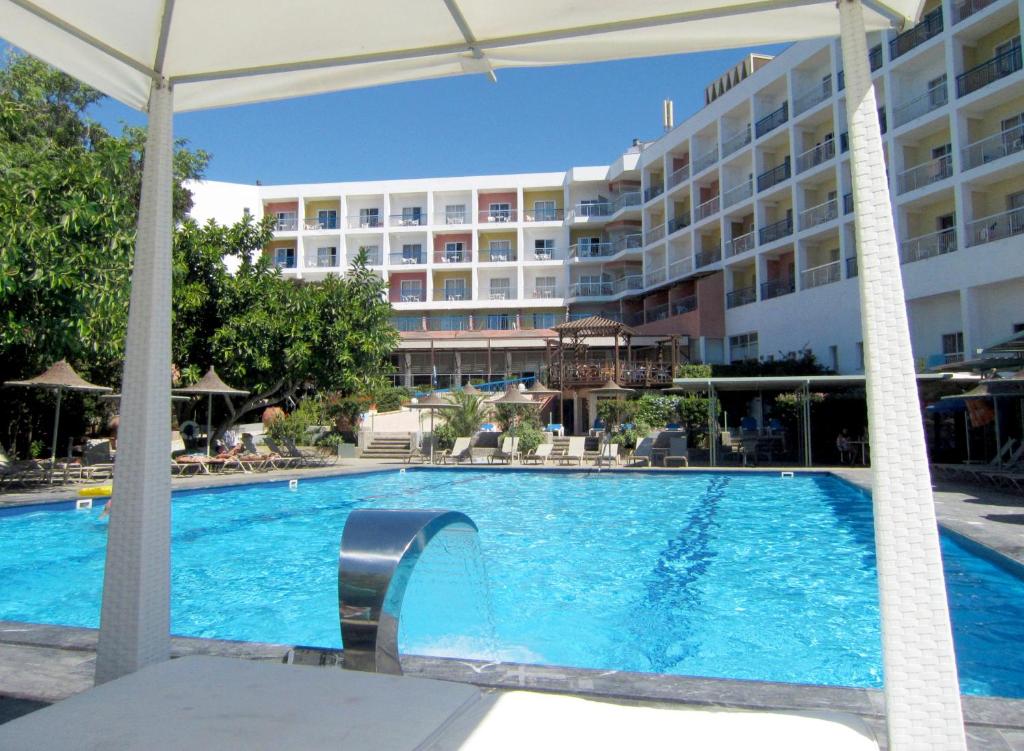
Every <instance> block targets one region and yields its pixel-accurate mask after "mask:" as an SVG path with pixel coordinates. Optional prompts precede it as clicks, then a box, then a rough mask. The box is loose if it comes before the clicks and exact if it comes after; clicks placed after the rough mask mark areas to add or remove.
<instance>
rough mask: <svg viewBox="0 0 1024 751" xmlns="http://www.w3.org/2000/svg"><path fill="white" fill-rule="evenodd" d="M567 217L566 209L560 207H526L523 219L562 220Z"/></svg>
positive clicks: (533, 220)
mask: <svg viewBox="0 0 1024 751" xmlns="http://www.w3.org/2000/svg"><path fill="white" fill-rule="evenodd" d="M564 218H565V211H564V210H563V209H560V208H557V207H556V208H550V209H526V210H525V211H523V220H524V221H527V222H560V221H562V220H563V219H564Z"/></svg>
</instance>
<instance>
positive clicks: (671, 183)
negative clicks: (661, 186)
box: [667, 162, 690, 189]
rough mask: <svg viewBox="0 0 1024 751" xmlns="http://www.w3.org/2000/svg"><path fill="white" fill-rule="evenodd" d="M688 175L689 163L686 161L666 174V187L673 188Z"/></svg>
mask: <svg viewBox="0 0 1024 751" xmlns="http://www.w3.org/2000/svg"><path fill="white" fill-rule="evenodd" d="M689 176H690V163H689V162H687V163H686V164H684V165H683V166H682V167H680V168H679V169H677V170H676V171H675V172H673V173H672V174H671V175H669V176H668V181H667V182H668V187H669V188H670V189H671V188H674V187H676V186H677V185H679V183H681V182H683V181H684V180H686V179H687V178H688V177H689Z"/></svg>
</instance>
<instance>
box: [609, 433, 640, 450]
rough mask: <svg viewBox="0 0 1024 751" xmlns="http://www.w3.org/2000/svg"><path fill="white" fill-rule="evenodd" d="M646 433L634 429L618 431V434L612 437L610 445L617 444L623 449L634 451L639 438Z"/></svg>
mask: <svg viewBox="0 0 1024 751" xmlns="http://www.w3.org/2000/svg"><path fill="white" fill-rule="evenodd" d="M646 432H647V431H646V430H645V431H643V432H641V431H640V430H637V429H635V428H627V429H626V430H620V431H619V432H618V433H616V434H615V435H613V436H612V438H611V441H612V443H617V444H619V445H620V446H622V448H624V449H630V450H632V449H635V448H636V444H637V441H638V440H640V436H641V435H643V434H644V433H646Z"/></svg>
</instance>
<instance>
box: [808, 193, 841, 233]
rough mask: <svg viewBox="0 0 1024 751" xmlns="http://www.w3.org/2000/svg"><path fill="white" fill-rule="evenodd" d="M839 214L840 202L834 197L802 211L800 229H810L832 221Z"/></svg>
mask: <svg viewBox="0 0 1024 751" xmlns="http://www.w3.org/2000/svg"><path fill="white" fill-rule="evenodd" d="M838 216H839V202H838V201H837V200H836V199H834V198H832V199H830V200H828V201H825V202H824V203H819V204H818V205H817V206H812V207H811V208H809V209H805V210H803V211H801V212H800V229H810V228H811V227H817V226H818V225H819V224H825V223H826V222H831V221H832V220H833V219H836V218H837V217H838Z"/></svg>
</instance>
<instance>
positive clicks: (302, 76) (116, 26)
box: [0, 0, 922, 112]
mask: <svg viewBox="0 0 1024 751" xmlns="http://www.w3.org/2000/svg"><path fill="white" fill-rule="evenodd" d="M921 6H922V3H921V2H919V0H887V2H885V3H884V4H883V3H880V2H865V3H864V20H865V25H866V27H867V30H868V31H872V30H880V29H885V28H889V27H891V26H892V25H893V24H896V25H900V24H902V23H904V22H906V21H907V20H912V19H914V18H916V17H917V16H918V15H919V13H920V10H921ZM0 29H3V32H2V33H3V36H4V37H5V38H6V39H7V40H8V41H10V42H12V43H13V44H15V45H17V46H19V47H22V48H23V49H25V50H27V51H28V52H30V53H32V54H33V55H36V56H38V57H41V58H42V59H44V60H46V61H47V62H49V63H51V64H52V65H56V66H57V67H58V68H61V69H63V70H65V71H67V72H69V73H71V74H72V75H74V76H75V77H76V78H79V79H81V80H83V81H85V82H86V83H88V84H90V85H92V86H94V87H96V88H97V89H99V90H100V91H103V92H104V93H106V94H109V95H110V96H112V97H114V98H115V99H118V100H120V101H122V102H124V103H125V104H127V105H128V106H130V107H134V108H136V109H140V110H142V109H145V108H146V106H147V102H148V100H149V90H150V84H151V83H152V81H153V80H154V79H160V78H165V79H168V80H169V81H170V82H171V83H172V84H174V87H175V99H174V106H175V109H176V110H177V111H179V112H180V111H186V110H196V109H203V108H206V107H221V106H225V105H232V104H245V103H250V102H260V101H266V100H271V99H284V98H291V97H297V96H306V95H309V94H321V93H324V92H328V91H339V90H342V89H355V88H362V87H367V86H379V85H381V84H388V83H396V82H399V81H411V80H417V79H427V78H439V77H443V76H454V75H460V74H465V73H482V74H489V75H493V72H494V71H495V70H498V69H500V68H515V67H528V66H548V65H566V64H571V63H582V62H595V61H599V60H615V59H625V58H632V57H650V56H655V55H670V54H677V53H682V52H699V51H702V50H718V49H727V48H734V47H747V46H756V45H765V44H773V43H778V42H793V41H798V40H801V39H815V38H820V37H829V36H836V35H837V34H838V33H839V17H838V14H837V13H836V9H835V3H834V1H832V0H828V1H824V0H771V1H769V2H748V3H740V2H729V1H728V0H690V1H688V2H666V1H665V0H630V1H629V2H613V3H612V2H591V3H580V2H577V0H516V2H510V3H495V2H493V0H381V1H379V2H375V3H364V2H333V3H318V2H302V3H285V4H283V5H282V4H281V3H280V2H268V1H267V0H218V1H217V2H213V3H211V2H206V1H204V0H132V2H126V1H125V0H90V2H82V0H0Z"/></svg>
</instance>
